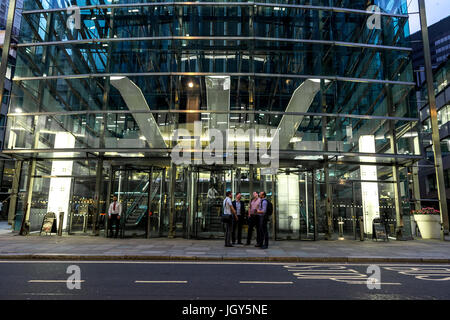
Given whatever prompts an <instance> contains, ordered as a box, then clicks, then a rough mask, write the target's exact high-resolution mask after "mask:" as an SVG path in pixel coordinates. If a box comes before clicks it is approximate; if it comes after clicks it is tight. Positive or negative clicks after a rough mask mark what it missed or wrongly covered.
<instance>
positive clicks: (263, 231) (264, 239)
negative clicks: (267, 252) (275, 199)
mask: <svg viewBox="0 0 450 320" xmlns="http://www.w3.org/2000/svg"><path fill="white" fill-rule="evenodd" d="M259 198H260V199H261V201H260V203H259V208H258V210H257V211H256V213H257V216H258V229H259V232H260V238H259V240H260V241H259V242H258V244H257V245H256V246H257V247H261V249H267V248H268V247H269V229H268V227H267V224H268V222H269V219H268V215H267V208H268V206H269V200H267V199H266V193H265V192H264V191H261V192H260V193H259Z"/></svg>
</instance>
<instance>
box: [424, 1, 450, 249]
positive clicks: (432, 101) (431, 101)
mask: <svg viewBox="0 0 450 320" xmlns="http://www.w3.org/2000/svg"><path fill="white" fill-rule="evenodd" d="M419 14H420V26H421V29H422V39H423V54H424V58H425V74H426V82H427V90H428V105H429V107H430V120H431V136H432V141H433V153H434V165H435V168H436V181H437V191H438V192H437V194H438V200H439V207H440V212H441V223H442V226H443V234H442V236H441V237H442V240H444V235H447V234H448V231H449V224H448V211H447V195H446V192H445V181H444V166H443V163H442V153H441V140H440V136H439V126H438V120H437V109H436V95H435V92H434V80H433V69H432V65H431V54H430V42H429V38H428V25H427V16H426V11H425V0H419Z"/></svg>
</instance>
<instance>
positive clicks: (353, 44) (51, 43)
mask: <svg viewBox="0 0 450 320" xmlns="http://www.w3.org/2000/svg"><path fill="white" fill-rule="evenodd" d="M167 40H173V41H176V40H207V41H223V40H227V41H246V40H249V41H271V42H294V43H306V44H324V45H330V46H338V47H354V48H368V49H383V50H398V51H408V52H412V51H413V49H412V48H409V47H396V46H387V45H378V44H367V43H358V42H345V41H332V40H314V39H290V38H271V37H240V36H213V37H211V36H162V37H130V38H95V39H94V38H93V39H81V40H68V41H48V42H28V43H19V44H16V47H18V48H20V47H41V46H59V45H63V46H66V45H73V44H88V43H96V42H97V43H109V42H128V41H167Z"/></svg>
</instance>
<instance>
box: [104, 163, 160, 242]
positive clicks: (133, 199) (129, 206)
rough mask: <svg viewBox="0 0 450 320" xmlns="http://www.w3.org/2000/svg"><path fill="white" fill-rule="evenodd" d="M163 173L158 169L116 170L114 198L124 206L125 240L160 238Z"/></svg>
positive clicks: (123, 231) (113, 184) (113, 182)
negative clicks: (128, 238)
mask: <svg viewBox="0 0 450 320" xmlns="http://www.w3.org/2000/svg"><path fill="white" fill-rule="evenodd" d="M163 172H164V171H163V170H162V169H161V168H157V167H145V168H125V169H123V168H121V169H118V170H114V175H113V176H114V178H113V181H112V186H111V190H112V196H116V197H117V198H118V201H119V202H121V204H122V216H121V221H120V225H121V230H120V232H121V236H122V237H159V236H160V229H161V228H160V227H161V211H162V206H161V200H162V197H161V184H162V183H164V178H163Z"/></svg>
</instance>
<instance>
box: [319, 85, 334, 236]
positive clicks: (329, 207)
mask: <svg viewBox="0 0 450 320" xmlns="http://www.w3.org/2000/svg"><path fill="white" fill-rule="evenodd" d="M320 94H321V99H322V112H323V113H326V112H327V102H326V99H325V81H324V80H320ZM327 122H328V119H327V117H325V116H323V117H322V146H323V151H325V152H327V151H328V139H327ZM323 160H324V161H323V163H324V165H323V173H324V175H325V193H326V195H327V196H326V200H325V201H326V203H325V211H326V217H327V233H326V239H327V240H332V238H333V211H332V204H331V201H332V199H331V192H332V189H331V184H330V172H329V168H328V156H323Z"/></svg>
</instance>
